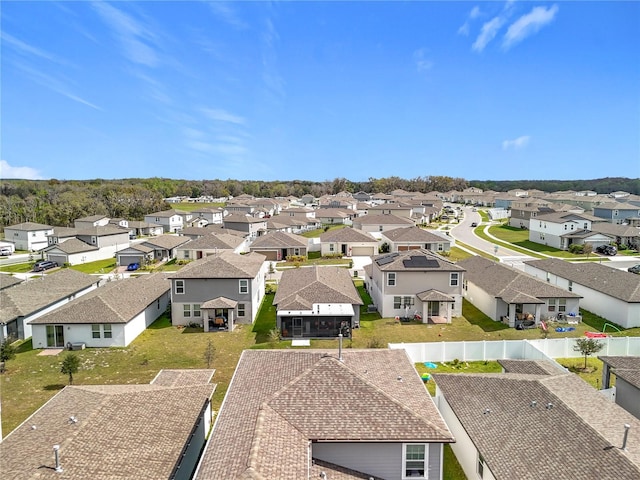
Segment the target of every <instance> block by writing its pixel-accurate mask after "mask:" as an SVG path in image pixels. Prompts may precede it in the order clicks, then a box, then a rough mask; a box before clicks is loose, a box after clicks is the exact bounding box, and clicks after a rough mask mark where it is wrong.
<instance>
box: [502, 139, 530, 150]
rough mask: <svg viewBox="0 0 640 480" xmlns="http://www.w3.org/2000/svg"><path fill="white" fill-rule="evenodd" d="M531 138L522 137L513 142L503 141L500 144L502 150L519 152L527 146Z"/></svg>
mask: <svg viewBox="0 0 640 480" xmlns="http://www.w3.org/2000/svg"><path fill="white" fill-rule="evenodd" d="M530 140H531V137H530V136H529V135H523V136H521V137H518V138H514V139H513V140H505V141H503V142H502V149H503V150H520V149H521V148H524V147H526V146H527V145H528V144H529V141H530Z"/></svg>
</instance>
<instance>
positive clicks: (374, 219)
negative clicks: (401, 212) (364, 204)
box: [353, 214, 415, 225]
mask: <svg viewBox="0 0 640 480" xmlns="http://www.w3.org/2000/svg"><path fill="white" fill-rule="evenodd" d="M353 223H354V224H358V225H415V222H414V221H413V220H411V219H410V218H406V217H399V216H397V215H383V214H380V215H364V216H362V217H358V218H354V219H353Z"/></svg>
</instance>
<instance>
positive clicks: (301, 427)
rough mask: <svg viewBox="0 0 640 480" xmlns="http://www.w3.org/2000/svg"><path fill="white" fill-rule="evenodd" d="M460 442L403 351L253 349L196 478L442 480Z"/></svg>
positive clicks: (218, 420) (244, 358) (228, 397)
mask: <svg viewBox="0 0 640 480" xmlns="http://www.w3.org/2000/svg"><path fill="white" fill-rule="evenodd" d="M453 441H454V438H453V436H452V435H451V433H450V432H449V429H448V428H447V425H446V424H445V423H444V422H443V421H442V418H441V417H440V415H439V413H438V411H437V409H436V407H435V406H434V404H433V400H432V399H431V397H430V396H429V394H428V392H427V390H426V389H425V388H424V385H423V383H422V380H421V379H420V377H419V376H418V374H417V372H416V370H415V368H414V366H413V364H412V363H411V361H410V360H409V358H408V356H407V354H406V352H405V351H404V350H383V349H372V350H352V349H345V350H338V351H335V350H334V351H333V352H327V350H326V349H324V350H322V351H320V350H245V351H244V352H243V353H242V356H241V357H240V361H239V362H238V366H237V368H236V371H235V373H234V375H233V379H232V381H231V384H230V386H229V390H228V392H227V395H226V397H225V400H224V403H223V405H222V408H221V409H220V412H219V413H218V415H217V416H216V421H215V424H214V427H213V430H212V432H211V436H210V438H209V441H208V442H207V445H206V447H205V451H204V452H203V454H202V458H201V461H200V464H199V465H198V468H197V470H196V474H195V479H197V480H201V479H213V478H215V479H225V480H236V479H242V478H245V479H247V478H254V479H278V480H303V479H306V480H311V479H314V480H315V479H320V480H322V479H326V480H336V479H340V480H357V479H362V480H367V479H369V480H370V479H374V480H383V479H405V478H416V479H418V478H422V479H429V480H441V479H442V461H443V446H444V444H446V443H451V442H453Z"/></svg>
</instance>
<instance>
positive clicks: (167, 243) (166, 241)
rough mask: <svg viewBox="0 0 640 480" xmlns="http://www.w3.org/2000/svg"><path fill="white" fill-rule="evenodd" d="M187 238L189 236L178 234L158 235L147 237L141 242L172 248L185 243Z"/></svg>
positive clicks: (167, 248)
mask: <svg viewBox="0 0 640 480" xmlns="http://www.w3.org/2000/svg"><path fill="white" fill-rule="evenodd" d="M189 240H190V239H189V237H181V236H178V235H160V236H158V237H151V238H147V239H145V241H144V242H142V244H143V245H146V246H147V247H154V248H157V247H159V248H164V249H166V250H170V249H172V248H176V247H179V246H180V245H182V244H184V243H187V242H188V241H189Z"/></svg>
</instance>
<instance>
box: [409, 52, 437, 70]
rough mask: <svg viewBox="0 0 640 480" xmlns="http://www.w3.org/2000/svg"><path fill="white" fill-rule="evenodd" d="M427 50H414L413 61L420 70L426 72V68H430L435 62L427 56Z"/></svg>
mask: <svg viewBox="0 0 640 480" xmlns="http://www.w3.org/2000/svg"><path fill="white" fill-rule="evenodd" d="M426 55H427V50H426V49H425V48H421V49H419V50H416V51H415V52H413V61H414V62H415V64H416V68H417V69H418V71H419V72H424V71H426V70H430V69H431V68H432V67H433V62H432V61H431V60H429V59H428V58H426Z"/></svg>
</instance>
